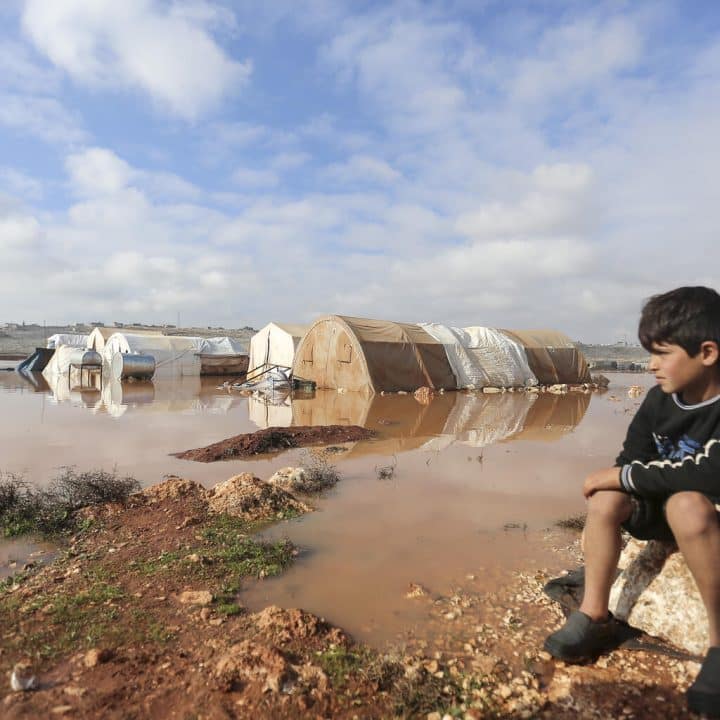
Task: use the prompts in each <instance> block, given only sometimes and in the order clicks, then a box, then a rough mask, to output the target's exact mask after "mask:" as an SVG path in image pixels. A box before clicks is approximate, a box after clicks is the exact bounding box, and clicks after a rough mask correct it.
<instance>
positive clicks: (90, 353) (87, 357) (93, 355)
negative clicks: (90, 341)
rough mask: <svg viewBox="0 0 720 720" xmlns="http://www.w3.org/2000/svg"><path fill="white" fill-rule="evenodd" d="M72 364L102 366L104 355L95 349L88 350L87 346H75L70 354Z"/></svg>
mask: <svg viewBox="0 0 720 720" xmlns="http://www.w3.org/2000/svg"><path fill="white" fill-rule="evenodd" d="M70 364H71V365H82V366H83V367H100V366H101V365H102V357H101V355H100V353H99V352H95V350H87V349H86V348H75V349H74V350H73V351H72V353H71V354H70Z"/></svg>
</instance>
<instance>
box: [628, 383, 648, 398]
mask: <svg viewBox="0 0 720 720" xmlns="http://www.w3.org/2000/svg"><path fill="white" fill-rule="evenodd" d="M644 392H645V390H644V389H643V388H642V387H641V386H640V385H631V386H630V389H629V390H628V397H631V398H636V397H640V396H641V395H642V394H643V393H644Z"/></svg>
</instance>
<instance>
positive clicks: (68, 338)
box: [46, 333, 89, 348]
mask: <svg viewBox="0 0 720 720" xmlns="http://www.w3.org/2000/svg"><path fill="white" fill-rule="evenodd" d="M88 337H89V336H88V335H78V334H75V333H56V334H55V335H51V336H50V337H49V338H48V339H47V345H46V347H48V348H59V347H60V346H61V345H68V346H69V347H85V346H86V344H87V339H88Z"/></svg>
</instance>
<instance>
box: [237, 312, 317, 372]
mask: <svg viewBox="0 0 720 720" xmlns="http://www.w3.org/2000/svg"><path fill="white" fill-rule="evenodd" d="M309 327H310V326H309V325H294V324H291V323H275V322H271V323H268V324H267V325H265V327H263V328H261V329H260V330H258V331H257V332H256V333H255V335H253V336H252V338H251V340H250V370H251V371H252V370H256V371H259V372H261V371H262V370H264V369H265V368H268V367H272V366H273V365H279V366H280V367H288V368H291V367H292V365H293V361H294V359H295V349H296V348H297V346H298V343H299V342H300V339H301V338H302V337H303V335H305V333H306V332H307V330H308V328H309Z"/></svg>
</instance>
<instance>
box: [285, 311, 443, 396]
mask: <svg viewBox="0 0 720 720" xmlns="http://www.w3.org/2000/svg"><path fill="white" fill-rule="evenodd" d="M293 373H294V374H295V375H296V376H297V377H301V378H305V379H307V380H313V381H314V382H315V383H317V386H318V387H319V388H331V389H332V388H334V389H338V388H344V389H346V390H349V391H359V392H364V393H365V394H372V393H375V392H381V391H383V390H385V391H396V390H416V389H417V388H419V387H422V386H429V387H432V388H446V389H454V388H455V387H456V383H455V376H454V375H453V372H452V368H451V367H450V363H449V362H448V359H447V355H446V353H445V348H444V347H443V345H442V344H441V343H439V342H438V341H437V340H435V338H433V337H431V336H430V335H429V334H428V333H427V332H425V330H423V329H422V328H421V327H419V326H418V325H413V324H409V323H397V322H391V321H389V320H368V319H364V318H354V317H346V316H341V315H328V316H326V317H323V318H320V319H319V320H316V321H315V322H314V323H313V324H312V325H311V327H310V329H309V330H308V331H307V333H306V335H305V336H304V337H303V338H302V340H301V341H300V343H299V344H298V347H297V351H296V353H295V360H294V362H293Z"/></svg>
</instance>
